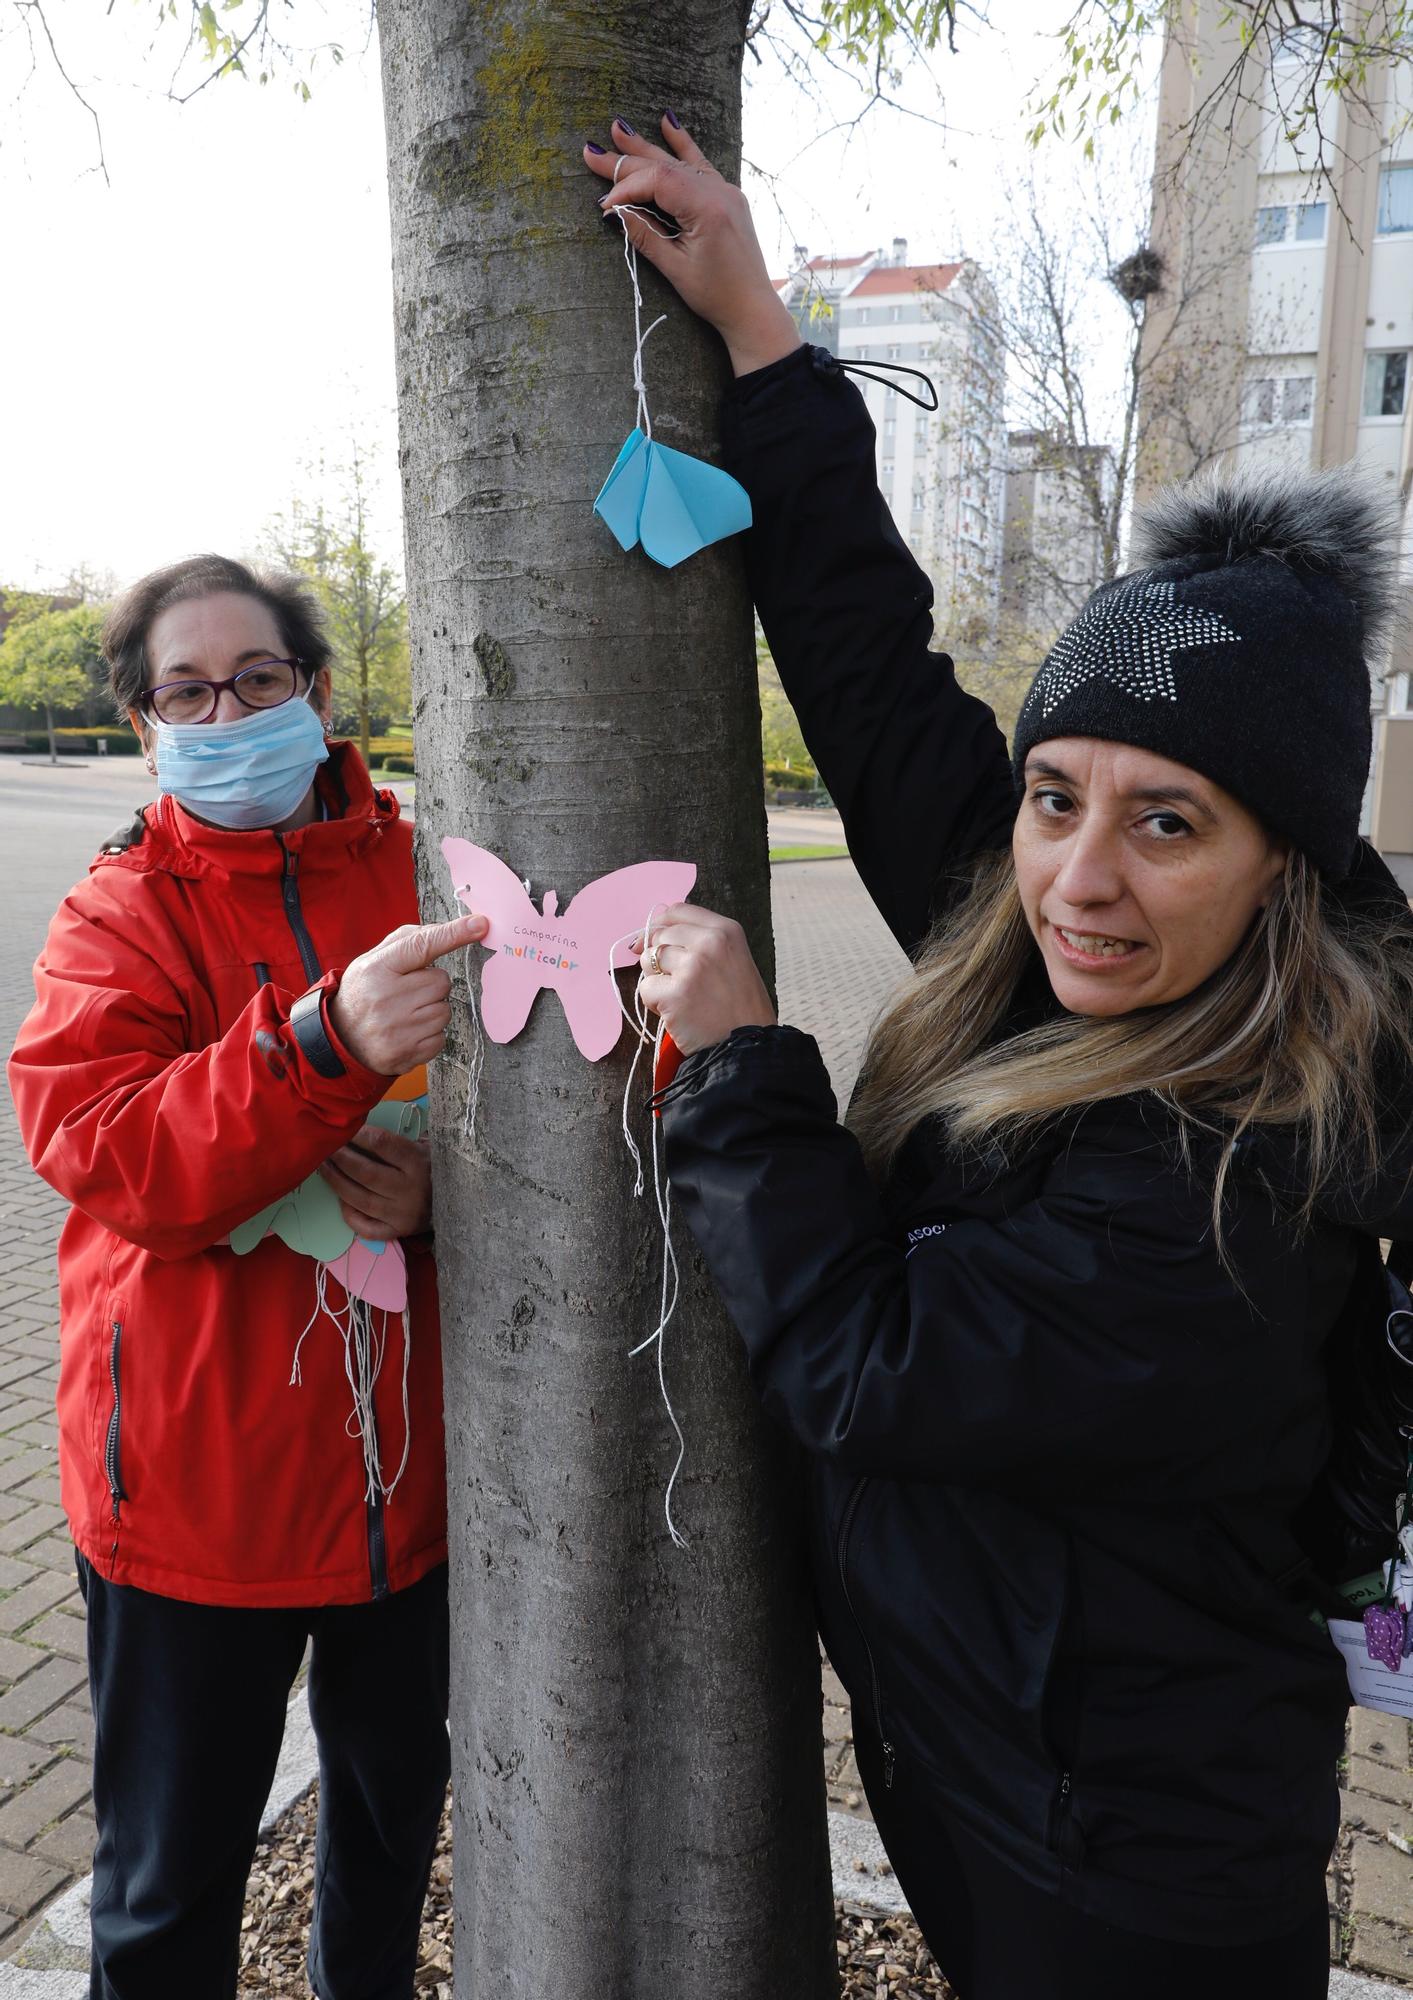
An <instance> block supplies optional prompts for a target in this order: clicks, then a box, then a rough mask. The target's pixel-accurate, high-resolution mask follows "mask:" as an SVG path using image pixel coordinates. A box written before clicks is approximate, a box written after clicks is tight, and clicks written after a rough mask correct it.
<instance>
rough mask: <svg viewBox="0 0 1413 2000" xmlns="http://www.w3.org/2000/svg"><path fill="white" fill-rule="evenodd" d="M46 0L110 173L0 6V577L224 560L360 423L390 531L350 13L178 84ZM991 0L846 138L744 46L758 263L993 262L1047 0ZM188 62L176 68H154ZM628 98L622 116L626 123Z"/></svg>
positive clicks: (100, 22) (383, 374)
mask: <svg viewBox="0 0 1413 2000" xmlns="http://www.w3.org/2000/svg"><path fill="white" fill-rule="evenodd" d="M46 11H47V16H48V19H49V23H50V26H51V28H52V30H53V33H54V37H55V41H56V44H57V46H58V50H59V54H60V57H61V58H62V60H63V62H64V65H65V67H66V69H67V70H68V71H69V74H70V75H71V77H72V78H73V80H74V81H75V82H76V83H77V84H79V85H80V86H81V88H82V89H83V91H84V94H85V96H87V97H88V99H89V101H90V102H91V103H92V105H93V106H94V108H95V110H96V111H97V113H98V115H99V117H100V119H101V124H102V143H103V149H104V154H105V156H106V161H107V169H108V176H109V182H110V184H105V182H104V180H103V177H102V175H101V174H100V173H99V172H97V171H96V165H97V143H96V138H95V132H94V126H93V122H92V120H91V119H90V118H89V116H88V114H87V113H86V112H85V111H84V110H83V108H82V107H81V106H80V105H79V104H78V103H76V102H75V100H74V98H73V96H72V95H71V94H70V92H69V91H68V90H67V88H66V87H65V85H64V83H63V81H62V79H61V78H60V76H59V75H58V74H57V72H56V70H55V67H54V64H53V61H52V59H51V58H50V57H49V54H48V51H47V49H46V48H45V47H44V45H43V43H42V42H41V43H39V45H38V46H37V47H36V50H35V57H34V64H33V67H31V61H30V49H29V45H28V42H27V39H26V36H25V33H24V31H23V28H22V27H21V26H20V25H19V23H20V22H21V20H22V19H29V20H31V21H32V20H33V17H32V16H21V15H20V13H19V11H18V10H8V11H7V12H6V13H4V14H3V15H0V134H3V138H2V139H0V215H3V217H4V240H5V253H6V255H5V263H6V272H7V279H8V283H7V285H6V288H5V289H6V298H5V300H4V303H3V305H0V385H2V386H3V409H4V418H3V422H0V583H13V584H20V585H30V586H48V587H52V586H54V585H56V584H57V583H58V582H59V581H61V580H62V579H63V577H64V576H65V575H66V574H68V573H69V572H70V571H71V570H72V569H74V568H75V567H76V566H77V565H79V564H84V563H86V564H88V565H90V566H91V567H92V568H93V569H96V570H99V571H103V570H111V571H113V572H115V573H116V575H117V576H118V577H119V578H120V579H124V580H126V579H128V578H131V577H133V576H136V575H138V574H140V573H141V572H142V571H143V570H145V569H149V568H151V567H153V566H155V565H156V564H157V563H160V562H165V561H169V560H172V559H173V558H174V557H176V556H178V555H181V554H185V553H188V552H190V551H192V550H195V549H199V548H217V549H221V550H224V551H228V552H232V553H235V552H239V551H248V550H250V549H251V548H252V547H253V546H254V544H255V543H256V541H257V539H258V537H259V535H260V532H261V529H262V526H263V525H264V523H265V522H266V521H267V520H268V519H269V517H270V515H271V514H272V513H274V512H277V511H279V510H280V509H282V508H285V507H287V506H288V504H289V501H290V499H291V497H292V496H293V494H294V493H295V492H296V491H297V490H304V491H305V492H308V490H309V484H310V482H309V479H308V476H307V475H306V474H304V473H303V472H302V470H301V468H302V466H303V465H304V464H305V463H306V462H307V461H309V460H311V459H317V458H318V457H319V456H320V455H321V454H322V455H323V456H324V457H326V458H328V457H333V458H337V457H338V456H339V454H340V452H341V451H342V450H343V449H344V447H345V445H346V440H347V439H348V437H349V435H350V432H351V430H353V429H355V428H356V430H357V432H358V434H359V435H360V437H363V438H367V437H368V436H370V435H372V436H374V437H376V438H377V439H378V440H379V442H380V447H381V453H382V457H383V461H384V463H385V465H386V466H387V468H388V471H387V475H386V477H385V480H384V493H383V502H382V509H381V522H382V533H383V536H384V538H385V539H386V540H387V541H388V542H390V543H391V542H393V541H394V539H395V538H396V537H397V536H398V535H399V533H400V529H399V527H398V525H397V521H396V514H395V504H396V500H395V482H394V480H393V478H392V476H391V472H392V464H393V438H394V429H395V426H394V413H393V363H392V305H391V282H390V274H389V254H388V219H387V195H386V184H385V177H384V176H385V168H384V154H383V128H382V114H381V108H380V104H379V85H378V67H377V51H376V47H373V46H369V45H368V43H367V30H366V16H365V14H364V13H363V11H362V10H360V8H359V7H358V6H357V5H355V4H352V0H325V4H323V5H322V6H320V4H319V0H301V4H300V6H299V8H297V9H296V10H295V14H294V18H295V19H296V20H301V21H303V22H305V23H307V24H309V25H308V28H307V30H306V32H308V33H310V34H311V35H312V36H318V35H321V34H328V35H329V36H331V37H334V38H339V39H342V40H343V41H344V43H345V48H346V59H345V61H344V63H343V65H342V67H340V68H338V69H328V70H327V71H325V70H323V69H320V68H316V70H315V72H314V94H313V97H312V99H311V101H310V102H309V103H307V104H306V103H302V102H300V101H299V99H298V98H297V97H296V95H295V94H294V92H293V90H292V89H291V87H290V85H289V82H288V80H285V79H282V80H281V81H279V82H277V83H276V84H274V85H269V86H266V87H265V88H263V89H262V88H260V87H258V86H256V85H255V84H253V83H251V84H245V83H242V82H241V81H240V80H239V79H236V78H229V79H222V80H221V81H219V82H217V83H214V84H212V86H211V87H210V88H209V89H206V90H203V91H202V92H201V93H200V94H199V95H198V96H197V97H196V98H194V99H193V100H192V101H191V102H189V103H187V104H186V105H178V104H176V103H173V102H172V101H171V100H170V98H169V96H168V85H169V82H170V79H171V74H172V68H173V63H174V62H175V60H176V58H177V56H178V54H179V53H180V42H179V38H178V37H177V35H176V33H175V31H174V30H170V29H169V30H167V31H166V32H165V33H158V34H157V35H155V36H154V34H153V30H152V24H153V20H154V17H155V13H156V9H155V7H154V6H153V5H152V4H151V0H141V4H131V0H128V4H123V0H119V4H117V5H115V6H113V7H112V8H111V10H109V11H108V12H107V13H106V15H105V14H102V13H100V12H99V11H98V10H96V9H95V8H94V6H93V4H92V0H49V4H48V7H47V10H46ZM997 12H998V14H1000V16H1001V18H1002V19H1003V20H1004V22H1005V29H1004V31H1003V30H1001V29H999V28H990V27H986V26H984V25H981V24H979V23H977V22H976V21H974V20H973V21H970V22H966V23H964V25H963V26H962V28H961V29H960V30H959V41H960V43H961V48H960V52H959V54H958V55H956V56H949V55H947V54H946V53H945V51H944V52H941V53H939V54H938V55H937V57H936V58H935V60H934V63H933V66H932V72H931V76H930V77H929V76H927V75H924V74H920V73H915V74H913V75H912V76H911V77H910V79H909V80H908V82H907V85H906V88H905V93H904V95H905V101H906V102H907V103H908V104H909V105H911V106H913V107H914V108H915V109H916V110H918V111H923V112H926V113H927V114H928V115H927V117H925V118H923V117H910V116H907V115H905V114H903V113H900V112H897V111H890V110H885V109H875V110H874V111H872V112H870V113H869V115H868V117H867V118H866V119H865V120H864V121H863V123H862V124H861V125H860V126H859V127H857V128H856V129H855V130H853V131H852V132H846V131H835V132H832V133H830V132H828V131H827V127H828V125H829V124H830V122H831V119H834V120H846V119H849V118H852V117H853V116H855V114H856V113H857V111H858V109H859V106H860V100H859V98H858V97H857V95H856V94H855V93H854V92H853V91H852V90H850V89H849V88H846V87H844V86H842V85H840V84H838V83H837V82H835V81H834V80H832V79H827V80H826V82H825V85H824V93H823V94H824V102H823V104H822V105H820V104H813V103H811V102H809V101H808V100H807V99H805V98H804V97H803V96H802V95H801V92H800V90H799V88H798V86H797V85H796V84H794V83H791V82H789V81H787V80H786V79H785V78H784V77H783V76H782V75H781V74H780V71H779V68H778V66H777V65H776V64H775V63H774V61H773V60H772V59H769V58H768V59H767V61H766V63H765V64H764V65H763V66H758V65H757V64H755V63H754V62H753V61H752V60H750V59H749V58H748V60H747V72H748V94H747V99H746V146H745V149H746V155H747V158H748V160H749V161H751V162H753V163H754V164H755V165H756V166H757V167H758V168H759V169H761V170H762V172H763V173H764V174H766V175H768V176H769V179H768V181H767V180H762V179H761V178H760V176H759V175H748V177H747V186H748V189H749V191H750V193H751V195H752V199H753V204H754V206H755V210H756V215H757V220H758V225H759V227H760V230H761V234H762V237H763V239H764V241H765V243H766V246H767V254H768V255H769V256H770V257H771V259H772V263H773V265H774V267H775V268H776V269H783V268H784V266H785V260H786V258H787V255H788V251H789V246H790V245H791V244H793V243H796V242H803V243H806V244H808V245H809V247H810V249H811V250H812V251H819V250H826V249H837V250H840V251H849V250H859V249H865V248H868V247H871V246H875V245H884V244H888V243H890V242H891V240H892V238H893V237H894V236H906V237H907V238H908V241H909V255H910V258H911V259H912V261H914V262H925V261H930V260H931V259H933V258H935V257H942V256H947V255H949V254H954V253H956V252H958V251H966V252H969V253H971V254H973V255H976V256H979V257H981V258H982V259H983V260H986V259H987V258H988V257H990V258H993V259H994V258H995V257H997V256H1004V255H1005V247H1004V246H1005V237H1006V232H1005V228H1004V224H1003V221H1002V219H1001V215H1000V206H999V204H1000V192H999V191H1000V188H1001V184H1002V182H1003V180H1004V177H1005V175H1006V173H1007V172H1008V171H1014V169H1015V168H1016V167H1017V166H1018V165H1019V164H1020V163H1021V161H1022V157H1023V145H1022V139H1021V133H1022V130H1023V116H1024V108H1025V103H1026V99H1027V95H1028V93H1029V91H1030V89H1031V86H1032V84H1033V82H1034V80H1035V79H1036V78H1037V77H1038V76H1042V75H1044V74H1047V73H1048V72H1049V71H1050V69H1051V68H1052V67H1053V59H1054V42H1053V35H1054V31H1055V29H1056V28H1057V27H1058V26H1059V24H1060V22H1061V21H1062V20H1063V18H1064V15H1065V12H1066V9H1065V7H1064V5H1063V4H1062V0H1006V5H1005V7H1004V9H1000V8H998V9H997ZM202 75H203V71H202V70H201V69H200V67H199V66H198V67H195V68H189V69H188V71H187V73H186V81H185V84H184V86H181V87H185V88H190V86H191V85H192V84H194V83H198V82H200V81H201V79H202ZM652 109H653V107H650V106H637V105H634V106H625V107H624V110H625V113H626V115H628V116H630V117H633V118H634V122H635V123H640V124H641V123H642V121H643V119H644V118H645V117H646V116H647V114H648V113H649V112H650V111H651V110H652ZM635 114H636V115H635ZM817 133H819V134H824V136H821V137H817V138H815V137H813V136H812V135H814V134H817ZM586 136H588V135H586ZM1043 165H1044V172H1045V176H1046V178H1047V180H1048V181H1049V182H1050V183H1051V185H1052V187H1053V188H1054V189H1055V190H1056V191H1059V190H1061V189H1062V188H1063V187H1064V186H1065V185H1066V184H1068V183H1072V182H1073V181H1074V179H1075V177H1076V176H1082V175H1083V174H1084V172H1085V171H1086V170H1085V169H1084V167H1083V164H1082V162H1081V161H1079V160H1078V158H1077V157H1076V155H1075V153H1074V152H1073V150H1072V149H1069V148H1066V147H1064V146H1063V145H1061V144H1060V143H1058V142H1049V143H1048V144H1047V148H1046V150H1045V153H1044V155H1043ZM389 552H390V553H394V552H395V553H397V554H398V555H399V556H400V550H396V551H393V550H390V551H389Z"/></svg>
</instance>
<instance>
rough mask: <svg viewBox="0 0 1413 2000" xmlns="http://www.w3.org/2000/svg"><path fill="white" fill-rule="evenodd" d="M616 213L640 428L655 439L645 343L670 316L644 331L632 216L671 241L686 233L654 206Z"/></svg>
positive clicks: (661, 316) (615, 171) (622, 156)
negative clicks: (628, 293) (664, 220)
mask: <svg viewBox="0 0 1413 2000" xmlns="http://www.w3.org/2000/svg"><path fill="white" fill-rule="evenodd" d="M627 157H628V155H627V154H626V153H624V154H620V156H619V158H618V161H617V163H616V164H615V166H614V169H613V178H614V182H615V184H616V183H617V180H618V171H619V168H620V167H621V166H622V165H623V162H624V160H625V159H627ZM613 212H614V214H615V215H616V216H617V217H618V220H619V222H620V223H621V224H622V226H623V261H624V263H625V264H626V265H627V266H628V282H629V283H630V284H631V285H632V287H633V389H634V393H635V394H636V396H637V398H638V429H639V430H640V431H641V432H642V433H643V436H644V437H645V438H651V437H652V434H653V424H652V418H651V416H650V415H649V413H648V391H647V384H646V382H645V381H644V379H643V346H644V343H645V342H646V341H647V338H648V335H649V334H652V333H656V332H657V330H658V328H659V327H660V326H661V325H662V323H663V321H664V320H665V319H666V318H667V314H666V313H659V314H658V316H657V318H656V319H655V320H654V321H653V323H652V325H651V326H650V327H649V328H648V329H647V332H646V333H645V332H644V331H643V290H642V286H641V285H640V284H639V283H638V251H637V247H636V245H635V244H634V242H633V239H632V237H631V236H630V235H629V234H628V217H629V216H630V215H636V216H637V218H638V220H639V221H640V222H641V223H643V225H644V226H645V227H646V228H648V229H650V230H651V231H652V233H653V235H654V236H661V237H663V238H664V239H666V240H667V241H669V242H670V241H671V239H672V238H673V237H674V236H680V235H681V233H682V232H681V230H680V229H663V228H662V227H661V226H660V225H659V222H658V218H657V217H656V216H655V215H654V214H653V212H652V210H651V209H648V208H641V207H639V206H638V205H637V204H635V203H633V202H625V203H624V204H623V206H622V207H621V208H616V209H615V210H614V211H613Z"/></svg>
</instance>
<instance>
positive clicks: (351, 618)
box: [264, 444, 412, 760]
mask: <svg viewBox="0 0 1413 2000" xmlns="http://www.w3.org/2000/svg"><path fill="white" fill-rule="evenodd" d="M328 476H329V475H328V473H327V472H326V471H325V470H324V469H323V468H320V470H319V473H318V474H317V475H316V477H320V478H327V477H328ZM333 477H334V479H335V480H336V482H337V492H336V494H335V497H334V499H333V500H332V501H329V500H326V499H325V498H324V497H323V496H322V494H321V495H320V496H319V497H317V498H316V499H315V500H314V501H313V502H312V504H311V503H309V502H306V501H305V500H303V499H300V498H296V499H295V500H294V501H293V502H292V503H291V505H290V507H289V510H288V512H287V513H284V514H281V515H277V516H276V518H275V519H274V520H273V521H272V522H271V523H270V526H269V527H268V529H267V530H266V533H265V537H264V543H265V550H266V552H267V553H268V554H270V555H271V556H273V557H274V558H275V560H276V561H278V562H280V563H281V564H283V566H284V567H285V568H286V569H290V570H294V571H296V572H297V573H298V574H300V575H302V576H307V577H308V578H309V580H310V582H311V583H312V584H313V585H314V588H315V590H316V592H317V593H318V596H319V600H320V602H321V604H322V605H323V608H324V615H325V617H326V618H327V620H328V626H329V637H330V639H331V640H332V642H333V647H334V655H335V671H334V690H333V692H334V724H335V727H337V728H341V729H343V728H352V729H355V730H356V731H357V733H358V739H359V745H360V748H361V749H362V752H363V756H364V759H365V760H366V759H367V758H368V756H369V754H370V746H371V738H372V723H373V718H374V717H375V716H379V717H384V716H386V717H400V716H406V715H407V714H408V713H409V711H410V709H411V706H412V676H411V668H410V665H409V661H408V652H407V613H406V607H405V603H404V596H403V588H402V579H401V577H400V576H399V575H398V572H397V571H396V570H395V569H394V568H393V566H392V564H391V563H388V562H386V561H384V560H383V559H382V557H381V556H379V554H378V553H377V552H376V551H375V549H374V548H373V547H372V545H371V542H370V533H371V529H370V519H369V517H370V512H371V501H372V493H373V483H374V481H373V474H372V471H371V469H370V466H369V460H368V455H367V453H366V452H365V451H364V450H363V449H362V448H361V447H360V446H358V445H356V444H355V445H354V446H353V448H352V451H351V453H350V456H349V459H348V462H347V464H346V465H344V466H342V467H338V468H336V469H335V471H334V474H333Z"/></svg>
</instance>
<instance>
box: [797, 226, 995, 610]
mask: <svg viewBox="0 0 1413 2000" xmlns="http://www.w3.org/2000/svg"><path fill="white" fill-rule="evenodd" d="M778 288H779V290H780V291H781V294H782V296H783V297H784V298H785V300H786V302H787V304H788V305H789V307H790V309H791V311H792V313H793V314H794V316H795V319H796V323H797V324H798V325H799V327H800V329H801V331H802V333H803V334H804V336H805V338H806V339H807V340H810V341H813V342H814V343H815V345H817V346H821V347H827V348H829V350H830V351H831V352H832V353H835V354H838V355H839V356H840V358H841V359H843V360H849V361H857V362H859V363H861V364H864V365H868V364H878V363H887V362H901V363H904V364H906V365H907V366H909V367H913V368H920V369H922V370H923V371H924V372H925V373H926V374H928V375H929V376H930V377H931V378H932V380H933V382H934V383H935V384H936V388H937V395H938V401H939V407H938V409H937V410H935V411H927V410H922V409H919V408H918V407H917V406H916V405H915V404H913V403H910V402H908V401H907V399H906V398H905V397H903V396H901V395H899V394H898V392H897V391H896V390H895V389H893V388H890V387H886V386H884V384H883V383H882V382H876V381H868V380H866V379H863V378H860V377H855V380H856V381H857V382H858V386H859V388H860V389H861V390H862V392H863V395H864V398H865V400H866V402H867V404H868V409H869V414H870V416H871V417H872V419H873V424H874V429H875V431H876V433H877V451H878V479H879V485H880V487H881V488H882V491H883V495H884V498H885V499H886V500H887V502H888V505H889V507H890V508H891V510H892V514H893V519H894V521H895V522H896V524H897V527H898V531H899V533H900V534H901V535H902V536H903V537H904V539H905V540H906V541H907V543H908V545H909V547H910V548H911V549H912V551H913V553H914V554H915V555H916V556H917V558H918V560H919V562H920V563H921V564H922V566H923V568H924V569H925V570H926V571H927V572H928V574H929V576H930V577H931V578H932V582H933V588H934V590H935V591H936V595H937V607H938V620H939V625H940V627H941V629H942V630H943V631H944V632H946V633H947V634H948V635H949V636H950V637H952V638H953V639H954V640H956V642H957V643H962V644H966V645H968V646H973V647H984V646H985V645H986V644H988V643H989V640H990V637H991V635H992V633H993V632H994V629H995V623H996V616H997V611H998V607H999V598H1000V580H1001V545H1002V512H1003V506H1004V497H1005V495H1004V483H1005V413H1004V404H1005V354H1004V349H1003V346H1002V341H1001V334H1000V326H999V318H998V313H997V307H996V295H995V292H994V290H993V288H992V286H991V283H990V281H989V280H988V279H987V277H986V275H985V273H984V272H983V271H982V270H981V269H980V267H979V266H978V265H976V264H975V263H973V262H972V261H971V260H970V259H962V260H959V261H957V262H954V263H937V264H911V263H909V261H908V246H907V242H906V241H905V239H903V238H902V237H896V238H895V239H894V241H893V244H892V248H891V250H890V251H889V252H887V253H885V252H884V251H882V250H870V251H863V252H860V253H858V254H856V255H852V256H823V257H810V256H809V255H808V254H807V252H806V251H805V250H804V249H803V248H798V249H797V250H796V252H795V262H794V267H793V269H792V271H791V273H790V275H789V277H788V278H784V279H781V280H780V281H779V287H778ZM880 373H883V374H886V373H887V370H886V368H885V369H882V370H880ZM900 380H902V382H903V383H904V385H905V386H906V387H908V388H911V389H915V390H916V389H919V388H920V385H919V384H917V383H915V382H912V381H910V380H909V378H908V377H906V376H904V377H901V378H900Z"/></svg>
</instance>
